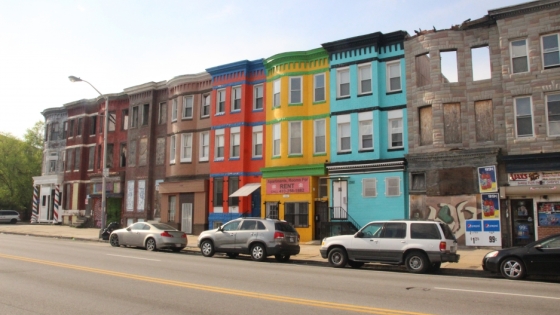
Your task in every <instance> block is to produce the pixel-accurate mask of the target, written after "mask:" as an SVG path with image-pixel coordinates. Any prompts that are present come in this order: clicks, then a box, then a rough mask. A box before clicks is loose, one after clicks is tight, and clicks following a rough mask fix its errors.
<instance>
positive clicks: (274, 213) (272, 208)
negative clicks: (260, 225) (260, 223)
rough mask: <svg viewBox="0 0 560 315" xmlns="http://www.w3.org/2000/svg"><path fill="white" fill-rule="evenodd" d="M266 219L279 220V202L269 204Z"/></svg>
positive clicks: (267, 204)
mask: <svg viewBox="0 0 560 315" xmlns="http://www.w3.org/2000/svg"><path fill="white" fill-rule="evenodd" d="M265 207H266V213H265V217H266V218H270V219H278V202H267V203H266V205H265Z"/></svg>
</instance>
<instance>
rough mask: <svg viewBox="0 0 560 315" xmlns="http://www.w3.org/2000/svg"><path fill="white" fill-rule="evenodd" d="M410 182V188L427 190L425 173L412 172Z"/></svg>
mask: <svg viewBox="0 0 560 315" xmlns="http://www.w3.org/2000/svg"><path fill="white" fill-rule="evenodd" d="M410 182H411V183H410V186H411V187H410V190H418V191H424V190H426V175H425V174H424V173H411V174H410Z"/></svg>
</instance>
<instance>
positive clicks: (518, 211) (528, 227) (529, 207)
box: [511, 199, 535, 246]
mask: <svg viewBox="0 0 560 315" xmlns="http://www.w3.org/2000/svg"><path fill="white" fill-rule="evenodd" d="M534 219H535V218H534V211H533V199H512V200H511V227H512V230H513V233H512V234H513V235H512V238H513V239H512V243H513V246H523V245H526V244H529V243H531V242H533V241H534V240H535V220H534Z"/></svg>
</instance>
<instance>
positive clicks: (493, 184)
mask: <svg viewBox="0 0 560 315" xmlns="http://www.w3.org/2000/svg"><path fill="white" fill-rule="evenodd" d="M478 187H479V189H480V192H481V193H487V192H497V191H498V182H497V180H496V167H495V166H494V165H492V166H484V167H479V168H478Z"/></svg>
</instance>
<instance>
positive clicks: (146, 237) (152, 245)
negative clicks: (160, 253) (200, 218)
mask: <svg viewBox="0 0 560 315" xmlns="http://www.w3.org/2000/svg"><path fill="white" fill-rule="evenodd" d="M109 243H111V246H114V247H119V246H121V245H125V246H137V247H144V248H146V249H147V250H149V251H154V250H158V249H171V250H172V251H174V252H179V251H181V250H182V249H183V248H185V247H186V246H187V234H185V233H184V232H181V231H179V230H177V229H176V228H174V227H171V226H169V225H167V224H163V223H147V222H136V223H134V224H132V225H130V226H128V227H126V228H124V229H118V230H114V231H113V232H112V233H111V236H109Z"/></svg>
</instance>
